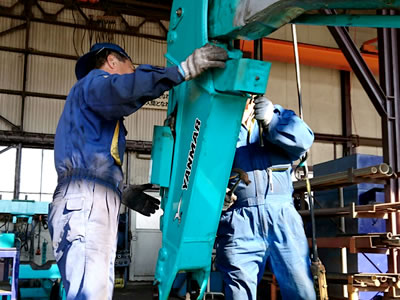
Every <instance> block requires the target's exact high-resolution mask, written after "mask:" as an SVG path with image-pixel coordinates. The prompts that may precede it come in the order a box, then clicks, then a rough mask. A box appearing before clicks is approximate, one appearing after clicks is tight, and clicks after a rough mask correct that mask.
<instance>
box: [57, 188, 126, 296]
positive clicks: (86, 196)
mask: <svg viewBox="0 0 400 300" xmlns="http://www.w3.org/2000/svg"><path fill="white" fill-rule="evenodd" d="M119 205H120V200H119V197H118V195H117V194H116V193H115V192H114V191H112V190H111V189H108V188H105V187H104V186H101V185H98V184H95V183H92V182H85V181H76V182H71V183H70V184H69V186H65V187H62V188H61V189H60V190H59V191H58V192H56V193H55V196H54V200H53V203H52V204H51V206H50V212H49V225H50V226H49V228H50V229H51V231H50V232H51V235H52V239H53V249H54V254H55V257H56V259H57V262H58V266H59V269H60V272H61V275H62V279H63V282H64V285H65V289H66V292H67V299H100V300H102V299H104V300H106V299H112V288H113V274H111V273H112V271H111V270H110V261H111V260H113V259H115V243H116V236H117V226H118V224H117V222H118V221H117V220H118V210H119Z"/></svg>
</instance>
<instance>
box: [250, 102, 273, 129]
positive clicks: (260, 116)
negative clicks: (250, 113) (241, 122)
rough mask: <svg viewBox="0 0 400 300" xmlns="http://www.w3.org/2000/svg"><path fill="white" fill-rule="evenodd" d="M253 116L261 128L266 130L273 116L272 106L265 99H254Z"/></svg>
mask: <svg viewBox="0 0 400 300" xmlns="http://www.w3.org/2000/svg"><path fill="white" fill-rule="evenodd" d="M254 116H255V118H256V120H257V121H259V122H260V123H261V125H262V127H263V128H264V129H265V130H267V129H268V126H269V123H271V121H272V117H273V116H274V105H273V104H272V102H271V101H270V100H268V99H267V98H265V97H258V98H256V99H255V100H254Z"/></svg>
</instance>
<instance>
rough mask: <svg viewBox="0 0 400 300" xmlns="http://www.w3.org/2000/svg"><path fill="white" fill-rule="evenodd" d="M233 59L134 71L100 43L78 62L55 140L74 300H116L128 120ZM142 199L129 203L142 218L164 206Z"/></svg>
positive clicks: (210, 53) (58, 222) (59, 242)
mask: <svg viewBox="0 0 400 300" xmlns="http://www.w3.org/2000/svg"><path fill="white" fill-rule="evenodd" d="M227 58H228V56H227V53H226V51H225V50H224V49H222V48H220V47H217V46H214V45H210V44H207V45H205V46H203V47H201V48H199V49H196V50H195V51H194V52H193V53H192V54H191V55H190V56H189V57H188V58H187V59H186V60H185V61H183V62H182V63H181V64H180V65H179V66H174V67H167V68H159V67H154V66H150V65H141V66H139V67H138V68H137V69H136V70H135V68H134V66H133V64H132V61H131V58H130V57H129V56H128V54H127V53H126V52H125V50H124V49H122V48H121V47H120V46H118V45H115V44H111V43H97V44H95V45H94V46H93V47H92V48H91V49H90V51H89V52H88V53H86V54H85V55H83V56H82V57H80V58H79V59H78V61H77V63H76V67H75V73H76V77H77V79H78V81H77V83H76V84H75V85H74V86H73V87H72V89H71V91H70V93H69V95H68V97H67V100H66V102H65V106H64V111H63V113H62V115H61V118H60V120H59V123H58V127H57V131H56V135H55V142H54V156H55V166H56V170H57V174H58V185H57V188H56V190H55V192H54V196H53V202H52V203H51V204H50V207H49V229H50V234H51V237H52V242H53V244H52V245H53V250H54V255H55V258H56V260H57V264H58V267H59V269H60V273H61V276H62V280H63V283H64V286H65V290H66V293H67V299H68V300H72V299H89V300H103V299H112V294H113V288H114V260H115V253H116V244H117V231H118V216H119V207H120V202H121V193H122V184H121V183H122V179H123V173H122V169H121V165H122V159H123V156H124V152H125V135H126V133H127V132H126V130H125V127H124V124H123V120H124V117H125V116H128V115H130V114H132V113H134V112H135V111H137V110H138V109H139V108H141V107H142V106H143V105H144V104H145V103H146V102H147V101H149V100H152V99H155V98H158V97H159V96H161V95H162V94H163V93H164V92H165V91H167V90H169V89H171V88H172V87H174V86H175V85H177V84H179V83H181V82H183V81H185V80H190V79H192V78H195V77H197V76H199V75H200V74H201V73H203V72H204V71H205V70H207V69H208V68H213V67H224V66H225V60H227ZM149 198H150V199H151V197H149ZM137 199H141V200H140V201H139V200H136V199H130V200H131V202H130V203H131V206H130V208H132V209H135V210H136V211H138V212H140V213H142V214H144V215H147V216H149V215H150V214H151V213H154V211H155V210H156V209H157V208H158V207H159V202H158V203H156V202H154V201H153V202H152V200H149V199H145V200H143V199H142V198H137ZM135 201H136V202H135ZM157 201H158V200H157ZM137 202H140V203H137Z"/></svg>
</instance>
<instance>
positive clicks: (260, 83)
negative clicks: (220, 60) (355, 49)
mask: <svg viewBox="0 0 400 300" xmlns="http://www.w3.org/2000/svg"><path fill="white" fill-rule="evenodd" d="M270 69H271V64H270V63H268V62H265V61H260V60H253V59H248V58H242V59H235V60H229V61H227V62H226V67H225V69H224V70H215V71H214V74H215V75H217V76H215V78H214V83H215V89H216V90H217V91H219V92H237V91H244V92H249V93H253V94H264V93H265V88H266V86H265V83H266V82H267V81H268V76H269V72H270Z"/></svg>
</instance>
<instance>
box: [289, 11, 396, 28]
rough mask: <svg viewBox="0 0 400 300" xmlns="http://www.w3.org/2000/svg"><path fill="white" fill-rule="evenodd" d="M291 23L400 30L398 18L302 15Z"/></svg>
mask: <svg viewBox="0 0 400 300" xmlns="http://www.w3.org/2000/svg"><path fill="white" fill-rule="evenodd" d="M291 23H294V24H302V25H322V26H345V27H373V28H400V16H379V15H306V14H304V15H301V16H299V17H297V18H296V19H294V20H293V21H291Z"/></svg>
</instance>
